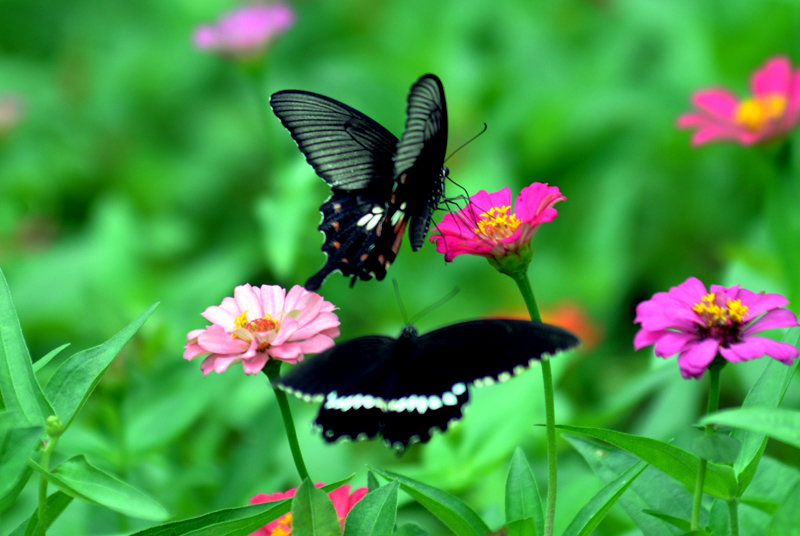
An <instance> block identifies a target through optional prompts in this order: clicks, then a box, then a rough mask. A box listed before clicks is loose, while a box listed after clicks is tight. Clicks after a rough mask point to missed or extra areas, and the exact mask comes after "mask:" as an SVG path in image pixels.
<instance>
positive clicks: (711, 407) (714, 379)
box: [691, 363, 739, 534]
mask: <svg viewBox="0 0 800 536" xmlns="http://www.w3.org/2000/svg"><path fill="white" fill-rule="evenodd" d="M707 370H708V372H709V381H710V383H709V386H708V404H707V405H706V414H709V413H713V412H715V411H717V409H719V374H720V371H721V370H722V367H721V366H720V365H717V364H716V363H712V364H711V366H709V367H708V369H707ZM705 432H706V436H710V435H711V434H712V433H713V432H714V426H713V425H711V424H708V425H706V426H705ZM707 465H708V460H705V459H703V458H701V459H700V466H699V467H698V469H697V480H696V482H695V486H694V500H693V501H692V526H691V529H692V530H698V529H699V528H700V510H701V505H702V502H703V486H704V485H705V479H706V467H707ZM733 523H734V520H733V518H731V527H733ZM738 532H739V527H738V526H737V527H736V529H735V532H734V534H738Z"/></svg>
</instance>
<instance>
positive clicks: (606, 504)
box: [563, 462, 647, 536]
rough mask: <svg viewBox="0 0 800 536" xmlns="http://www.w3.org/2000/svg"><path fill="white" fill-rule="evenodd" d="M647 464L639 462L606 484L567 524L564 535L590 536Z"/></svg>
mask: <svg viewBox="0 0 800 536" xmlns="http://www.w3.org/2000/svg"><path fill="white" fill-rule="evenodd" d="M645 467H647V464H645V463H643V462H642V463H638V464H636V465H634V466H633V467H631V468H630V469H628V470H627V471H625V472H624V473H622V474H621V475H619V476H618V477H617V478H615V479H614V480H612V481H611V482H609V483H608V484H606V485H605V486H604V487H603V489H601V490H600V491H599V492H598V493H597V495H595V496H594V497H592V498H591V500H590V501H589V502H588V503H586V505H584V507H583V508H581V510H580V512H578V515H576V516H575V519H573V520H572V522H571V523H570V524H569V526H567V528H566V530H565V531H564V533H563V536H589V535H590V534H591V533H592V531H594V529H596V528H597V526H598V525H599V524H600V522H601V521H602V520H603V518H604V517H605V516H606V514H607V513H608V511H609V510H610V509H611V507H612V506H614V503H615V502H617V499H619V498H620V496H622V494H623V493H624V492H625V490H626V489H628V486H630V485H631V484H632V483H633V481H634V480H636V477H638V476H639V475H640V474H641V472H642V471H644V469H645Z"/></svg>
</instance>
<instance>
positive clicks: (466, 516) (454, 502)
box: [372, 468, 489, 536]
mask: <svg viewBox="0 0 800 536" xmlns="http://www.w3.org/2000/svg"><path fill="white" fill-rule="evenodd" d="M372 470H373V471H375V472H376V473H378V474H379V475H381V476H382V477H384V478H386V479H388V480H398V481H399V482H400V487H401V488H403V491H405V492H406V493H408V494H409V495H411V496H412V497H413V498H414V499H416V501H417V502H418V503H420V504H421V505H422V506H424V507H425V508H427V509H428V510H430V512H431V513H432V514H433V515H435V516H436V517H438V518H439V519H440V520H441V521H442V523H444V524H445V525H447V526H448V527H450V530H452V531H453V532H454V533H455V534H456V535H457V536H484V535H485V534H486V533H487V532H489V527H487V526H486V523H484V522H483V520H482V519H481V518H480V517H479V516H478V514H476V513H475V511H474V510H473V509H472V508H470V507H469V506H468V505H467V504H466V503H464V502H463V501H461V499H459V498H457V497H455V496H453V495H450V494H449V493H447V492H446V491H442V490H440V489H437V488H434V487H433V486H428V485H427V484H423V483H422V482H418V481H416V480H413V479H411V478H408V477H405V476H403V475H399V474H397V473H392V472H390V471H381V470H379V469H375V468H372Z"/></svg>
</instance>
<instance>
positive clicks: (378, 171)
mask: <svg viewBox="0 0 800 536" xmlns="http://www.w3.org/2000/svg"><path fill="white" fill-rule="evenodd" d="M269 103H270V105H271V106H272V111H273V112H275V115H276V116H278V119H280V120H281V123H283V126H284V127H286V128H287V129H288V130H289V133H290V134H291V135H292V138H293V139H294V141H295V142H297V145H298V147H299V148H300V151H302V153H303V154H304V155H305V157H306V160H307V161H308V163H309V164H311V166H312V167H313V168H314V171H316V172H317V175H319V176H320V177H322V178H323V179H325V181H326V182H327V183H328V184H330V185H331V186H333V187H335V188H339V189H342V190H358V189H368V190H374V189H379V190H382V191H385V192H388V191H390V190H391V187H392V182H393V180H392V179H393V175H392V172H393V171H392V169H393V168H392V158H393V157H394V154H395V150H396V147H397V138H396V137H395V136H394V135H393V134H392V133H391V132H389V131H388V130H386V129H385V128H383V127H382V126H381V125H380V124H379V123H377V122H376V121H374V120H372V119H370V118H369V117H367V116H366V115H364V114H362V113H361V112H359V111H358V110H356V109H354V108H351V107H350V106H348V105H346V104H344V103H341V102H339V101H337V100H334V99H331V98H329V97H326V96H324V95H318V94H317V93H311V92H308V91H298V90H287V91H278V92H277V93H274V94H273V95H272V97H270V99H269Z"/></svg>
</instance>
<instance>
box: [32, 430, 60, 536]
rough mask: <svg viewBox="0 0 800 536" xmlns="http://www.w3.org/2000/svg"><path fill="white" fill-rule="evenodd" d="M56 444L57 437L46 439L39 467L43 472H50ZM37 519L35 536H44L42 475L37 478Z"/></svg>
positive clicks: (43, 488) (43, 480) (44, 504)
mask: <svg viewBox="0 0 800 536" xmlns="http://www.w3.org/2000/svg"><path fill="white" fill-rule="evenodd" d="M57 444H58V436H56V437H49V436H48V438H47V443H46V444H45V446H44V449H43V450H42V459H41V460H40V465H41V466H42V467H43V468H44V470H45V471H49V470H50V457H51V456H52V455H53V451H54V450H55V449H56V445H57ZM37 517H38V520H39V524H38V526H37V529H38V530H37V531H36V534H37V536H44V534H45V533H46V532H47V479H46V478H45V477H44V475H40V476H39V507H38V509H37Z"/></svg>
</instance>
